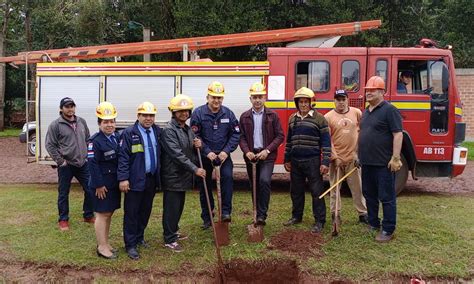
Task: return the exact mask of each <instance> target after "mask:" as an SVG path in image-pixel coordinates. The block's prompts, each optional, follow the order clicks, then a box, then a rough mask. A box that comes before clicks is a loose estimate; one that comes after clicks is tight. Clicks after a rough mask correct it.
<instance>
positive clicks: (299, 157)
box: [284, 87, 331, 233]
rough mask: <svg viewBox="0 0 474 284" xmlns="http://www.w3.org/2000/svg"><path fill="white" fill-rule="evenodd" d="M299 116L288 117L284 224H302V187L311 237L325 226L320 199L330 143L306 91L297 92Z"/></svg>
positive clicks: (302, 89)
mask: <svg viewBox="0 0 474 284" xmlns="http://www.w3.org/2000/svg"><path fill="white" fill-rule="evenodd" d="M293 98H294V100H295V105H296V108H297V109H298V112H296V113H294V114H292V115H291V116H290V119H289V122H288V134H287V138H286V145H285V169H286V170H287V171H289V172H290V175H291V189H290V192H291V201H292V203H293V208H292V212H291V218H290V219H289V220H288V221H287V222H286V223H285V224H284V225H285V226H291V225H294V224H297V223H301V221H302V219H303V211H304V203H305V202H304V199H305V198H304V197H305V190H304V189H305V187H306V185H307V186H308V187H309V189H310V192H311V197H312V205H313V217H314V221H315V223H314V225H313V228H312V229H311V232H312V233H321V231H322V230H323V227H324V224H325V223H326V204H325V203H324V199H319V195H320V194H321V193H322V191H323V178H322V175H323V174H327V173H328V171H329V162H330V157H331V139H330V136H329V127H328V123H327V121H326V119H325V118H324V116H323V115H322V114H320V113H319V112H317V111H316V110H314V109H313V107H312V100H313V98H314V92H313V91H312V90H311V89H308V88H306V87H302V88H300V89H299V90H298V91H296V93H295V96H294V97H293Z"/></svg>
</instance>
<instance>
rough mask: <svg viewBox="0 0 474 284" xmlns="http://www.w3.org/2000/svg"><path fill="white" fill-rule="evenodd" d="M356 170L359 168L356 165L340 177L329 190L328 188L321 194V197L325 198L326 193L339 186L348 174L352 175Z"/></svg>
mask: <svg viewBox="0 0 474 284" xmlns="http://www.w3.org/2000/svg"><path fill="white" fill-rule="evenodd" d="M355 170H357V168H356V167H354V168H353V169H352V170H350V171H349V172H348V173H347V174H345V175H344V176H343V177H342V178H340V179H339V180H338V181H336V182H335V183H334V184H333V185H332V186H331V187H330V188H329V189H328V190H326V191H325V192H324V193H323V194H321V195H320V196H319V199H321V198H323V197H324V196H325V195H326V194H328V193H329V192H330V191H331V190H332V189H333V188H335V187H336V186H338V185H339V184H340V183H341V182H343V181H344V180H345V179H346V178H347V177H348V176H350V175H351V174H352V173H353V172H354V171H355Z"/></svg>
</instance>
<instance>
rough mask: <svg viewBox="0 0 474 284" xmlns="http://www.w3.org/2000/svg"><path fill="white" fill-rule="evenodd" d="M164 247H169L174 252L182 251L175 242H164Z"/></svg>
mask: <svg viewBox="0 0 474 284" xmlns="http://www.w3.org/2000/svg"><path fill="white" fill-rule="evenodd" d="M165 248H169V249H170V250H172V251H174V252H182V251H183V248H182V247H181V246H180V245H179V244H178V243H177V242H174V243H171V244H165Z"/></svg>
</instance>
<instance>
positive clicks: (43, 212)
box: [0, 185, 474, 281]
mask: <svg viewBox="0 0 474 284" xmlns="http://www.w3.org/2000/svg"><path fill="white" fill-rule="evenodd" d="M56 198H57V193H56V187H55V186H54V185H18V186H16V185H0V228H1V230H0V252H1V254H0V260H1V255H9V256H13V257H15V258H16V259H18V260H22V261H32V262H38V263H52V264H57V265H73V266H77V267H87V268H101V269H103V270H106V271H110V272H119V271H129V270H139V271H140V270H143V271H160V272H163V273H165V274H167V275H170V274H168V273H171V274H172V273H176V271H182V269H183V265H184V267H186V272H187V273H190V274H192V273H198V272H204V271H209V270H211V269H213V268H214V267H215V251H214V248H213V243H212V241H211V240H212V238H211V233H210V231H202V230H201V229H200V225H201V220H200V217H199V214H200V209H199V196H198V194H197V192H192V193H188V195H187V197H186V206H185V211H184V214H183V217H182V219H181V223H180V226H181V230H182V231H183V232H185V233H187V234H189V235H190V239H189V240H187V241H184V242H183V246H184V249H185V251H184V252H183V253H181V254H176V253H172V252H170V251H167V250H166V249H164V248H163V240H162V229H161V214H162V194H161V193H159V194H157V196H156V198H155V203H154V208H153V212H152V218H151V220H150V224H149V226H148V229H147V231H146V239H147V240H149V241H150V242H151V246H152V247H151V248H150V249H148V250H146V251H143V253H142V259H141V260H140V261H138V262H135V261H131V260H129V259H128V257H127V256H126V254H125V252H124V250H123V240H122V236H121V230H122V217H123V214H122V212H123V211H122V210H118V211H117V212H116V213H115V215H114V217H113V221H112V229H111V236H110V238H111V244H112V245H113V246H114V247H117V248H121V250H120V255H119V259H118V261H104V260H102V259H99V258H98V257H96V255H95V246H96V243H95V234H94V229H93V227H92V226H90V225H88V224H85V223H83V222H81V217H82V216H81V208H82V192H81V189H80V188H78V187H76V186H75V187H74V189H73V190H72V191H71V196H70V210H71V214H70V217H71V219H70V224H71V230H70V231H69V232H64V233H61V232H60V231H59V230H58V229H57V224H56V222H57V209H56ZM309 200H310V196H309V195H307V199H306V208H305V216H304V219H303V223H302V224H300V225H298V226H296V228H297V229H300V230H309V228H310V226H311V225H312V223H313V220H312V217H311V206H309V205H310V203H309ZM473 202H474V198H473V197H466V196H462V197H461V196H437V195H416V196H415V195H411V196H407V195H405V196H403V195H402V196H400V197H399V199H398V226H397V231H396V239H395V240H394V241H393V242H391V243H389V244H383V245H381V244H376V243H375V242H374V240H373V237H374V235H373V234H370V233H368V232H366V230H365V227H364V226H362V225H360V224H358V223H357V220H356V219H357V214H356V212H355V210H353V207H352V201H351V199H350V198H348V197H344V198H343V211H342V219H343V224H342V232H341V235H340V236H339V237H337V238H334V239H331V237H330V229H329V227H330V226H326V228H325V230H324V238H325V239H326V240H327V242H326V243H325V244H324V246H323V247H322V250H323V252H324V256H323V257H322V258H318V259H315V258H308V259H298V258H296V260H297V262H298V263H299V267H300V269H301V270H302V271H305V272H308V273H310V274H312V275H315V276H317V277H331V278H333V279H334V278H337V279H351V280H354V281H361V280H372V281H374V280H376V279H391V278H393V277H400V276H418V277H446V278H456V279H457V278H468V279H472V277H473V274H472V273H473V272H472V268H473V267H474V260H473V255H474V218H472V216H473V215H474V206H473ZM233 206H234V213H233V216H232V217H233V222H232V225H231V229H230V234H231V244H230V245H229V246H227V247H225V248H223V257H224V260H225V261H228V260H231V259H235V258H242V259H246V260H258V259H262V258H278V257H286V255H285V254H284V253H282V252H280V251H278V250H268V249H267V248H266V246H267V244H268V242H269V238H270V237H271V236H273V235H275V234H277V233H278V232H281V231H282V230H284V229H285V228H284V227H283V226H282V225H281V224H282V222H284V221H285V220H286V219H287V218H288V217H290V208H291V202H290V197H289V194H288V193H283V192H278V193H274V194H273V195H272V199H271V204H270V212H269V219H268V225H267V226H266V227H265V236H266V239H265V241H264V242H263V243H260V244H249V243H247V242H246V237H247V231H246V228H245V226H246V224H248V222H249V220H250V215H249V212H250V210H251V203H250V195H249V193H247V192H236V193H235V194H234V203H233Z"/></svg>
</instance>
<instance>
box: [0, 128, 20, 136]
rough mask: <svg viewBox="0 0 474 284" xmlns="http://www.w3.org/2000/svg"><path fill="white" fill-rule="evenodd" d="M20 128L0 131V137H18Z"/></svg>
mask: <svg viewBox="0 0 474 284" xmlns="http://www.w3.org/2000/svg"><path fill="white" fill-rule="evenodd" d="M20 132H21V128H5V129H4V130H3V131H0V137H18V135H20Z"/></svg>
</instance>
